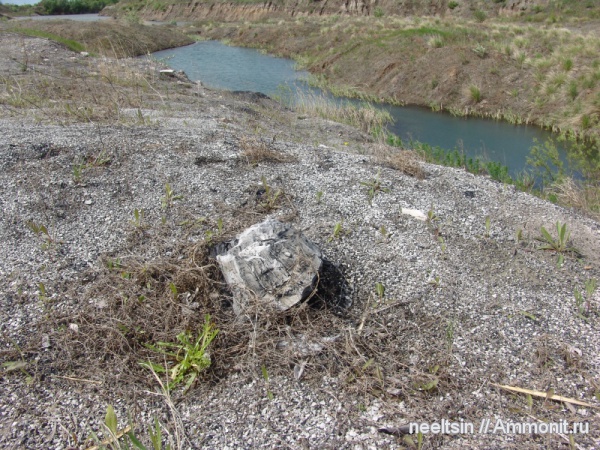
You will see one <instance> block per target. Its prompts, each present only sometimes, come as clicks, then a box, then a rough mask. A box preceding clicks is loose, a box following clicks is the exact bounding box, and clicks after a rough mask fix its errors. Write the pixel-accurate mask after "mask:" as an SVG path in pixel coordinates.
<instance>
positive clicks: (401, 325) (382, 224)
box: [0, 39, 600, 449]
mask: <svg viewBox="0 0 600 450" xmlns="http://www.w3.org/2000/svg"><path fill="white" fill-rule="evenodd" d="M31 42H32V43H34V44H35V48H37V49H38V51H43V49H44V48H45V47H44V46H47V47H48V48H47V49H46V50H47V51H50V50H51V51H52V52H53V53H56V54H60V56H57V57H56V58H55V59H54V60H53V65H54V66H59V65H60V61H61V59H60V58H63V59H64V61H71V59H70V58H72V55H70V54H69V53H68V52H67V51H66V50H64V49H62V48H59V49H57V50H56V49H55V46H54V44H50V43H48V42H47V41H43V40H33V39H32V40H31ZM32 45H33V44H32ZM8 47H10V46H8ZM1 48H2V50H0V52H6V51H7V50H6V48H7V46H5V45H3V46H1ZM9 56H10V55H9ZM5 57H6V56H5ZM8 60H10V57H8ZM2 64H3V63H2ZM131 64H136V65H137V67H136V70H139V62H132V63H131ZM5 67H8V66H5ZM13 69H15V68H14V67H13ZM147 70H155V71H156V70H158V68H156V67H151V66H149V68H147ZM31 76H35V73H33V74H31ZM155 88H156V89H159V88H160V89H164V91H162V92H164V94H162V96H163V97H164V98H163V100H164V101H157V104H158V105H160V107H159V106H157V107H156V108H155V109H150V108H140V109H137V108H131V109H127V108H123V109H122V110H121V112H120V117H121V120H120V121H119V122H113V123H70V124H66V125H65V124H62V125H60V124H56V123H52V121H49V120H47V119H44V120H41V121H40V118H39V114H38V112H39V111H37V110H36V109H35V108H33V109H29V108H26V107H20V109H15V108H13V107H12V106H11V107H9V106H7V104H6V102H5V103H3V105H2V106H3V108H2V109H0V116H1V118H0V130H1V132H0V135H1V136H2V139H1V140H0V206H1V208H2V215H1V218H0V242H1V245H0V302H1V303H0V330H1V334H0V362H2V363H7V362H11V361H12V362H15V361H18V362H22V363H25V364H23V367H22V370H8V369H7V368H8V367H9V366H5V367H4V369H7V370H3V372H0V385H1V389H0V446H2V447H3V448H56V449H66V448H87V446H88V444H89V445H91V444H90V442H87V443H86V442H85V440H86V438H87V437H88V436H89V435H90V433H91V432H92V431H93V432H96V433H99V434H100V435H104V436H105V435H106V433H103V432H102V431H103V430H102V425H101V424H102V423H103V420H104V415H105V411H106V405H107V404H112V405H113V406H114V407H115V410H116V411H117V415H118V417H119V419H120V425H121V426H125V425H126V424H127V416H128V414H129V415H131V417H132V419H133V420H134V421H135V423H136V424H138V428H137V430H138V431H137V434H138V436H140V437H141V438H142V439H147V436H148V434H147V433H146V432H145V430H146V429H147V427H148V426H149V425H151V424H152V423H153V420H154V418H155V417H157V418H158V419H159V420H160V421H161V422H162V423H163V424H164V426H165V430H169V431H168V432H169V433H170V434H169V435H167V436H166V437H165V439H171V440H172V441H173V442H175V443H177V442H178V439H180V441H179V442H180V448H220V449H224V448H258V447H284V448H356V449H360V448H365V449H366V448H400V447H402V446H405V447H410V443H409V442H408V441H407V440H406V439H405V438H404V437H402V436H401V435H399V433H396V434H394V431H395V430H397V428H398V427H400V426H402V425H404V424H407V423H409V422H413V421H418V422H427V423H432V422H440V421H441V420H442V419H445V420H448V421H454V422H460V421H463V422H472V423H474V424H475V431H477V430H478V428H479V423H480V422H481V421H482V419H490V420H491V421H492V426H493V424H494V423H496V422H497V421H498V420H502V421H505V422H528V423H537V422H538V421H546V422H555V423H558V422H560V421H563V420H565V421H567V422H568V423H569V424H571V423H574V422H585V423H589V430H590V431H589V433H588V434H577V435H574V436H573V437H574V443H575V445H576V446H577V447H576V448H599V447H600V431H599V425H600V417H599V415H598V406H600V403H599V401H598V396H599V395H600V376H599V374H600V358H599V356H598V355H599V354H600V353H599V349H600V333H599V328H600V321H599V316H598V307H599V300H600V298H599V296H598V291H596V292H595V293H594V294H592V296H591V298H590V301H589V303H590V307H591V311H590V313H589V314H586V316H585V317H581V315H580V314H578V310H577V307H576V304H575V298H574V291H575V289H578V290H580V291H581V290H584V285H585V282H586V281H587V280H589V279H596V280H599V279H600V265H599V263H600V260H599V255H600V224H599V223H597V222H595V221H593V220H590V219H587V218H585V217H583V216H581V215H579V214H578V213H576V212H573V211H567V210H565V209H562V208H559V207H557V206H554V205H552V204H550V203H547V202H544V201H542V200H540V199H538V198H535V197H533V196H531V195H528V194H525V193H522V192H518V191H516V190H515V189H514V188H513V187H512V186H504V185H502V184H499V183H497V182H494V181H491V180H489V179H487V178H485V177H477V176H474V175H472V174H469V173H466V172H464V171H462V170H456V169H450V168H444V167H437V166H431V165H425V164H424V165H423V168H424V170H425V172H426V174H427V175H426V177H425V178H424V179H416V178H413V177H410V176H408V175H404V174H403V173H401V172H399V171H397V170H394V169H391V168H388V167H386V166H385V165H382V164H381V163H380V162H379V160H378V159H377V158H375V157H373V156H372V154H373V153H374V152H375V150H376V148H379V147H378V144H376V143H373V142H371V141H370V140H369V138H368V137H366V136H363V135H362V134H361V133H359V132H357V131H356V130H353V129H350V128H348V127H346V126H343V125H339V124H336V123H332V122H328V121H324V120H320V119H312V118H303V117H298V116H297V115H296V114H294V113H293V112H291V111H288V110H285V109H283V108H281V107H280V106H278V105H277V104H276V103H274V102H272V101H271V100H269V99H267V98H263V97H262V96H258V95H252V94H244V93H238V94H232V93H223V92H214V91H210V90H206V89H204V88H202V87H201V86H199V85H194V84H191V83H187V82H185V81H184V82H181V81H179V82H178V81H177V80H172V81H164V80H163V81H160V82H157V84H156V85H155ZM167 92H169V94H168V95H167ZM139 114H142V115H143V117H144V118H145V121H144V123H143V124H141V123H136V117H138V116H139ZM264 148H268V149H269V150H270V151H272V152H276V153H277V154H279V155H282V156H283V158H282V159H283V161H282V162H272V161H269V160H268V159H265V160H260V158H257V160H255V161H251V158H249V156H248V154H249V151H251V150H257V149H258V150H259V151H260V150H261V149H264ZM81 164H84V166H81V167H82V170H81V173H78V170H77V168H78V167H79V166H80V165H81ZM263 180H265V181H266V183H267V184H268V186H269V187H270V189H271V190H272V192H276V191H281V196H280V199H279V200H278V202H277V204H276V205H274V207H273V208H271V209H270V210H267V209H266V208H263V209H262V210H261V209H260V208H256V205H257V204H259V205H260V199H259V200H257V198H258V197H260V196H264V182H263ZM167 184H168V185H169V186H170V187H171V188H172V190H173V192H174V194H176V195H177V196H181V198H178V199H172V202H171V203H170V205H169V207H168V208H165V205H164V201H165V197H166V196H168V195H167V194H166V185H167ZM369 189H372V193H371V195H370V194H369ZM318 193H321V194H318ZM167 200H168V199H167ZM403 208H404V209H415V210H419V211H421V212H422V213H423V214H424V215H425V216H426V217H429V220H426V221H423V220H420V219H418V218H416V217H414V216H413V215H410V214H407V213H405V212H404V213H403ZM135 210H137V211H143V217H141V218H140V219H139V221H141V222H142V223H141V224H140V223H139V221H138V219H136V217H135V216H134V211H135ZM266 216H272V217H277V218H279V219H280V220H284V221H288V222H291V223H293V224H294V226H295V227H297V228H298V229H301V230H302V231H303V232H304V233H305V234H306V235H307V237H308V238H309V239H311V240H312V241H313V242H314V243H316V244H317V245H318V246H319V248H321V249H322V251H323V253H324V255H325V257H326V258H327V259H328V260H329V261H331V262H333V263H334V264H336V265H338V266H339V267H340V268H341V270H342V271H343V273H344V276H345V277H346V279H347V280H348V281H349V283H350V284H351V285H352V288H353V296H354V301H353V303H352V306H351V307H350V311H348V313H347V316H346V318H345V319H344V320H340V322H339V323H340V328H339V329H337V330H325V331H324V332H323V337H331V336H332V335H337V336H342V339H339V341H340V344H339V345H340V346H342V347H344V348H345V350H344V351H346V352H347V353H348V354H353V355H354V356H353V358H354V363H353V364H349V365H347V367H346V368H345V369H341V370H334V369H333V368H332V367H333V366H331V367H328V366H327V365H326V364H324V363H323V361H322V360H320V359H319V357H318V355H304V356H298V357H297V358H296V359H295V360H293V361H291V362H290V365H289V366H278V367H274V366H269V364H268V361H266V362H265V361H262V360H261V359H260V357H258V358H257V359H256V361H255V364H254V365H246V366H245V367H243V368H241V369H239V370H233V369H232V370H230V371H228V372H226V373H224V374H223V375H222V378H221V379H220V380H217V381H215V380H212V381H211V382H210V383H202V382H200V383H198V384H196V385H195V386H194V387H193V388H192V389H191V390H190V392H188V393H187V394H186V395H180V393H178V394H176V393H173V394H172V395H173V397H174V399H175V400H174V403H169V399H167V398H165V397H164V396H162V395H159V394H157V393H156V385H157V383H155V382H154V380H152V379H151V377H148V379H146V380H140V381H139V383H138V384H137V385H136V384H133V385H132V384H131V383H130V382H127V383H126V382H125V381H123V386H126V387H127V389H121V386H120V380H119V379H118V377H117V378H115V376H113V375H111V373H110V371H107V372H104V373H98V374H97V375H96V376H94V377H90V376H89V374H88V373H87V372H85V371H84V368H83V367H82V368H81V371H80V372H78V371H77V370H72V371H68V372H60V371H57V370H55V369H52V370H50V368H51V367H55V366H53V365H52V364H51V363H52V361H50V360H51V359H52V358H55V357H56V356H55V355H56V351H55V350H56V349H55V348H53V346H55V345H57V344H56V343H57V342H58V341H57V340H55V338H54V334H52V333H63V334H65V333H71V334H72V335H73V336H75V337H74V338H73V342H76V341H77V340H78V338H77V337H76V335H77V333H82V332H83V331H82V330H84V327H83V324H82V323H78V322H77V318H78V317H79V316H78V312H79V311H80V310H82V309H83V308H84V307H86V305H89V304H90V302H93V301H94V299H97V298H100V297H102V293H98V292H90V290H89V289H88V287H89V286H93V285H94V284H93V281H94V277H95V276H98V274H99V273H101V271H102V268H103V267H104V266H105V265H106V260H107V258H123V259H124V260H125V259H127V258H130V257H134V256H135V257H142V258H144V259H145V260H146V261H152V260H154V259H159V258H164V257H168V256H170V255H171V253H172V254H176V248H177V247H178V246H182V245H183V246H186V245H189V246H192V245H196V244H198V243H199V242H202V241H203V240H204V239H206V238H207V235H206V227H204V228H202V227H199V228H198V229H195V228H193V227H192V228H191V229H190V228H189V227H186V226H183V225H182V224H184V223H193V222H194V221H198V220H199V219H202V220H201V222H202V223H209V224H216V223H217V222H218V221H219V219H221V221H222V223H223V224H224V227H225V228H227V227H228V226H229V225H230V224H234V223H235V224H236V227H233V228H236V229H239V226H240V224H246V225H250V224H252V223H258V222H260V221H261V220H262V219H263V218H264V217H266ZM136 221H138V225H142V224H143V225H144V226H146V227H147V228H148V230H150V231H148V232H147V233H148V234H146V235H144V236H146V237H145V238H143V239H141V240H140V239H139V236H140V235H139V233H138V231H139V230H138V228H139V227H138V226H136ZM557 221H558V222H560V223H561V224H562V223H566V224H567V226H568V229H569V231H571V238H572V245H573V246H574V247H576V248H577V249H579V251H580V252H581V258H576V257H575V256H574V255H571V254H566V255H565V258H564V264H563V265H562V266H561V267H557V255H556V254H555V253H554V252H548V251H541V250H538V246H539V242H538V241H536V238H537V237H539V236H540V227H541V226H544V227H546V228H547V229H548V230H550V232H551V233H553V234H555V230H554V226H555V225H554V224H555V223H556V222H557ZM486 222H487V225H486ZM42 225H43V226H44V227H45V230H47V233H46V231H43V230H41V226H42ZM36 231H37V232H36ZM136 236H137V237H136ZM90 274H95V275H90ZM376 283H380V284H381V285H383V286H384V288H385V293H384V295H383V296H381V295H378V294H377V292H376V288H375V286H376ZM232 314H233V313H232ZM323 314H331V313H329V312H327V311H324V312H323ZM58 315H61V316H62V317H71V318H72V321H71V320H66V321H65V322H64V324H63V326H62V327H59V328H60V329H57V330H53V331H52V333H50V332H47V331H46V332H44V333H45V334H44V333H41V334H40V333H39V330H40V329H43V326H42V324H44V323H46V322H47V321H48V320H49V319H51V318H52V316H58ZM342 341H343V342H342ZM60 342H63V341H60ZM357 343H358V344H357ZM275 344H276V343H275ZM353 346H354V347H353ZM340 348H341V347H340ZM53 350H54V352H53ZM64 350H65V351H66V350H67V349H64ZM259 350H260V349H259ZM59 351H61V349H59ZM93 357H94V355H90V358H93ZM90 361H91V360H90ZM82 365H83V363H81V364H80V365H79V366H78V365H77V364H75V365H73V366H72V367H81V366H82ZM298 366H302V368H303V373H302V374H300V376H298V371H297V370H296V376H295V374H294V369H297V368H298ZM262 367H266V370H268V373H269V376H265V371H266V370H262ZM82 374H85V377H84V376H83V375H82ZM494 383H496V384H504V385H511V386H515V387H521V388H526V389H533V390H537V391H541V392H548V391H549V390H553V392H554V393H555V394H556V395H562V396H564V397H569V398H572V399H576V400H579V401H581V402H586V403H590V404H592V405H594V407H586V406H580V405H571V404H568V405H567V404H566V403H560V402H555V401H551V400H548V399H544V398H536V397H533V398H527V396H526V395H523V394H511V393H509V392H506V391H503V390H501V389H499V388H498V387H496V386H494V385H493V384H494ZM165 433H166V431H165ZM178 433H179V434H178ZM390 433H392V434H390ZM412 439H413V441H414V442H417V438H416V436H412ZM568 445H569V436H568V434H565V433H558V434H557V433H553V434H541V433H539V434H532V433H524V434H514V433H509V434H505V433H501V432H496V433H491V432H490V433H488V434H478V433H474V434H457V435H450V434H435V435H434V434H426V435H425V436H424V445H423V448H456V449H458V448H566V447H567V446H568Z"/></svg>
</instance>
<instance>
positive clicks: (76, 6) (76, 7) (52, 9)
mask: <svg viewBox="0 0 600 450" xmlns="http://www.w3.org/2000/svg"><path fill="white" fill-rule="evenodd" d="M117 1H118V0H42V1H41V2H40V3H39V6H40V7H41V8H42V10H43V11H44V12H45V13H47V14H86V13H97V12H100V11H101V10H102V8H104V7H105V6H107V5H112V4H115V3H117Z"/></svg>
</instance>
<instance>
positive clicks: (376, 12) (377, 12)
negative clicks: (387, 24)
mask: <svg viewBox="0 0 600 450" xmlns="http://www.w3.org/2000/svg"><path fill="white" fill-rule="evenodd" d="M384 14H385V13H384V12H383V9H381V8H380V7H379V6H378V7H377V8H375V10H374V11H373V15H374V16H375V17H383V15H384Z"/></svg>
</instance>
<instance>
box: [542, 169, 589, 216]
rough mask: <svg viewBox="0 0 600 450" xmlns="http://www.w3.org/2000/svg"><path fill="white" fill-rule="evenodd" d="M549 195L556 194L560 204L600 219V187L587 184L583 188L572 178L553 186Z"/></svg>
mask: <svg viewBox="0 0 600 450" xmlns="http://www.w3.org/2000/svg"><path fill="white" fill-rule="evenodd" d="M547 193H548V194H554V195H555V196H556V198H557V200H558V203H559V204H561V205H564V206H569V207H572V208H576V209H578V210H579V211H585V212H587V213H588V214H589V215H590V216H592V217H593V218H595V219H596V220H599V219H600V186H595V185H593V184H590V183H587V184H585V185H583V186H581V185H580V184H579V183H577V182H576V181H575V180H573V178H571V177H565V178H562V179H561V180H560V181H559V182H557V183H555V184H553V185H552V186H551V187H550V188H549V190H548V192H547Z"/></svg>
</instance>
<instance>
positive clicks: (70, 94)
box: [0, 35, 164, 124]
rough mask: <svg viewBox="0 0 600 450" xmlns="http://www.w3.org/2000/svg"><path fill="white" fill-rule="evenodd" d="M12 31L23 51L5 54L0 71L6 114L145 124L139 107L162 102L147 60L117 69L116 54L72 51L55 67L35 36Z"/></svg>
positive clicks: (1, 102)
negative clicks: (113, 57)
mask: <svg viewBox="0 0 600 450" xmlns="http://www.w3.org/2000/svg"><path fill="white" fill-rule="evenodd" d="M15 36H16V35H12V36H11V38H12V39H20V40H21V41H22V51H21V52H20V53H15V55H14V57H12V58H10V60H7V61H8V62H9V63H10V65H9V66H8V68H7V69H5V71H4V73H3V75H0V108H2V109H3V112H4V113H6V114H8V115H11V116H20V115H33V116H34V117H35V118H36V119H37V120H40V121H42V122H48V121H49V122H51V123H56V122H59V123H72V122H114V121H124V122H127V123H131V122H134V123H138V124H147V123H148V119H147V118H146V117H145V116H144V114H143V110H144V109H150V108H152V107H153V106H154V105H156V104H157V103H160V104H161V105H164V97H163V95H162V94H160V89H159V87H158V83H159V80H158V73H157V71H156V69H155V68H154V67H153V66H152V63H150V62H146V61H141V60H140V61H139V62H138V63H135V64H129V65H125V66H120V67H119V68H118V69H117V70H115V67H114V60H109V59H105V58H91V57H84V56H82V55H77V56H75V55H76V54H73V55H74V56H73V57H70V58H69V59H68V60H66V61H61V65H60V69H59V66H57V64H56V61H53V62H48V60H47V59H46V60H45V59H44V53H43V52H39V51H38V49H37V47H36V46H35V45H31V46H30V45H29V43H30V42H35V41H34V40H33V39H32V38H29V37H23V38H20V37H15ZM55 46H56V44H51V43H48V44H46V45H45V47H48V48H52V47H55ZM60 57H63V56H62V54H61V56H60ZM3 64H4V63H3Z"/></svg>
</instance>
